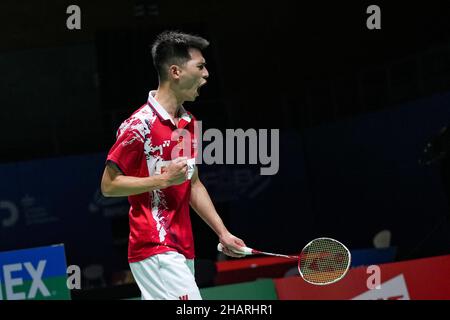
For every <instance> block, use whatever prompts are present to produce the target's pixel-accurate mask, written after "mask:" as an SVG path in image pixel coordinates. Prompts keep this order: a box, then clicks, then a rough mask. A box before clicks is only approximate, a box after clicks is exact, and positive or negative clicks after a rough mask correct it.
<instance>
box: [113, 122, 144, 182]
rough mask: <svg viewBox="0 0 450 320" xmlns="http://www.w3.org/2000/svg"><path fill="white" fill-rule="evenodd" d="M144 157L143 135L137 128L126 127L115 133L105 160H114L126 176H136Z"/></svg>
mask: <svg viewBox="0 0 450 320" xmlns="http://www.w3.org/2000/svg"><path fill="white" fill-rule="evenodd" d="M142 157H144V137H143V136H142V135H141V133H140V132H139V131H138V130H135V129H127V130H125V131H122V132H121V131H120V130H119V132H118V134H117V140H116V142H115V143H114V145H113V146H112V147H111V149H110V150H109V152H108V156H107V161H112V162H114V163H115V164H116V165H117V166H118V167H119V169H120V171H122V173H123V174H124V175H126V176H137V174H138V172H139V169H140V164H141V162H142Z"/></svg>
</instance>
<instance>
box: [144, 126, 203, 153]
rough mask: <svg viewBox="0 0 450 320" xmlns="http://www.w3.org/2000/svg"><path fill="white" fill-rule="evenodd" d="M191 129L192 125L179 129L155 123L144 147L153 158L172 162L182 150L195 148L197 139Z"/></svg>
mask: <svg viewBox="0 0 450 320" xmlns="http://www.w3.org/2000/svg"><path fill="white" fill-rule="evenodd" d="M191 128H192V126H191V125H188V126H186V127H184V128H182V129H177V128H175V126H170V125H164V124H161V123H155V125H154V126H153V127H152V130H151V132H150V135H149V137H147V139H146V140H147V141H146V144H145V146H144V147H146V149H147V150H146V151H147V152H148V153H149V154H150V155H151V156H153V157H161V158H163V159H166V160H171V159H172V154H177V155H178V154H180V149H183V148H184V149H186V148H189V149H191V148H193V146H194V141H195V139H194V130H191Z"/></svg>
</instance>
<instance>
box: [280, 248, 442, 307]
mask: <svg viewBox="0 0 450 320" xmlns="http://www.w3.org/2000/svg"><path fill="white" fill-rule="evenodd" d="M274 281H275V286H276V289H277V294H278V298H279V299H280V300H348V299H355V300H358V299H359V300H444V299H445V300H447V299H450V255H447V256H440V257H432V258H424V259H417V260H410V261H403V262H396V263H387V264H380V265H378V266H375V267H359V268H355V269H350V270H349V272H348V274H347V275H346V276H345V277H344V278H343V279H342V280H340V281H338V282H337V283H334V284H331V285H327V286H316V285H312V284H309V283H307V282H305V281H304V280H303V279H302V278H301V277H289V278H281V279H275V280H274Z"/></svg>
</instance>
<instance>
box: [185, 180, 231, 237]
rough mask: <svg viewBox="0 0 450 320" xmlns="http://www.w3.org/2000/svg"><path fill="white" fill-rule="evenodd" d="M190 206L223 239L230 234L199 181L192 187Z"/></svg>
mask: <svg viewBox="0 0 450 320" xmlns="http://www.w3.org/2000/svg"><path fill="white" fill-rule="evenodd" d="M190 204H191V206H192V208H193V209H194V210H195V212H197V214H198V215H199V216H200V217H201V218H202V219H203V220H204V221H205V222H206V223H207V224H208V225H209V226H210V227H211V229H213V230H214V232H215V233H216V234H217V236H219V237H221V236H223V235H224V234H226V233H228V230H227V228H226V227H225V225H224V224H223V221H222V219H221V218H220V216H219V214H218V213H217V211H216V209H215V208H214V204H213V203H212V201H211V198H210V196H209V194H208V191H207V190H206V188H205V186H204V185H203V184H202V183H201V182H200V181H197V182H196V183H194V184H192V186H191V199H190Z"/></svg>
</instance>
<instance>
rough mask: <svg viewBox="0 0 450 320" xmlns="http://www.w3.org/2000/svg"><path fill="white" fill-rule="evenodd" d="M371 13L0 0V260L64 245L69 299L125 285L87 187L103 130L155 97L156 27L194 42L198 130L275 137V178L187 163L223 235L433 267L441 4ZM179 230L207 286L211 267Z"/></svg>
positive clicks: (446, 230)
mask: <svg viewBox="0 0 450 320" xmlns="http://www.w3.org/2000/svg"><path fill="white" fill-rule="evenodd" d="M73 4H75V5H78V6H79V7H80V9H81V29H79V30H68V29H67V27H66V20H67V18H68V17H69V16H70V14H68V13H66V9H67V7H68V6H69V5H73ZM371 4H373V3H371V2H366V1H360V2H359V3H357V4H355V3H348V4H347V3H345V4H344V3H342V2H333V3H331V2H330V3H329V4H323V3H320V4H319V3H315V2H312V1H311V2H298V1H297V2H296V1H276V2H271V1H267V2H260V1H219V0H211V1H200V0H192V1H179V0H166V1H162V0H122V1H116V2H114V1H81V0H79V1H75V2H74V1H51V0H40V1H13V0H3V1H2V2H1V4H0V26H1V28H0V36H1V39H2V41H0V74H1V76H0V90H1V91H0V92H1V94H0V119H1V126H0V137H1V148H0V251H9V250H16V249H23V248H32V247H38V246H47V245H52V244H56V243H64V246H65V254H66V259H67V264H68V265H72V264H74V265H79V266H80V267H81V269H82V270H83V288H86V289H95V288H112V287H114V286H118V285H122V284H124V283H128V282H130V279H129V277H130V275H129V273H128V270H129V268H128V263H127V241H128V232H129V229H128V216H127V214H128V202H127V199H126V198H108V199H107V198H104V197H103V196H102V195H101V193H100V189H99V188H100V179H101V174H102V172H103V169H104V162H105V158H106V153H107V151H108V150H109V148H110V147H111V146H112V144H113V143H114V140H115V133H116V130H117V128H118V126H119V125H120V123H121V122H122V121H123V120H125V119H126V118H128V117H129V115H131V113H132V112H133V111H134V110H136V109H137V108H138V107H140V106H141V105H142V104H144V103H145V102H146V99H147V95H148V91H149V90H151V89H155V88H156V87H157V85H158V82H157V76H156V73H155V71H154V70H153V66H152V60H151V55H150V49H149V45H150V44H151V43H152V41H153V39H154V37H155V36H156V35H157V34H158V33H159V32H161V31H162V30H166V29H172V30H182V31H184V32H189V33H196V34H199V35H201V36H203V37H205V38H206V39H208V40H209V41H210V43H211V45H210V47H209V48H208V49H207V50H206V51H205V52H204V55H205V57H206V60H207V63H208V69H209V72H210V78H209V83H208V85H207V86H206V87H205V88H204V89H202V94H201V96H200V97H199V98H198V99H197V101H195V102H194V103H190V104H186V108H187V109H188V110H189V111H191V112H192V113H193V114H194V115H195V116H196V117H197V119H199V120H202V121H203V129H204V130H206V129H208V128H218V129H220V130H225V129H226V128H232V129H237V128H243V129H244V130H245V129H248V128H255V129H263V128H264V129H280V166H279V171H278V173H277V174H276V175H273V176H261V175H259V169H260V166H259V165H210V166H208V165H200V167H199V170H200V171H199V172H200V177H201V179H202V180H203V182H204V184H205V185H206V186H207V188H208V190H209V192H210V194H211V197H212V199H213V201H214V203H215V205H216V207H217V209H218V211H219V213H220V214H221V216H222V218H223V220H224V221H225V223H226V225H227V226H228V228H229V229H230V231H231V232H233V233H234V234H236V235H237V236H239V237H241V238H242V239H244V240H245V242H246V243H247V244H248V245H249V246H252V247H255V248H259V249H261V250H265V251H274V252H279V253H285V254H291V253H296V252H299V251H300V250H301V248H302V247H303V246H304V245H305V244H306V243H307V242H308V241H309V240H311V239H313V238H315V237H318V236H328V237H334V238H336V239H339V240H340V241H342V242H343V243H345V244H346V245H347V246H348V247H349V248H350V249H351V250H364V249H370V248H394V251H392V252H393V253H392V256H390V257H391V260H390V261H405V260H408V259H417V258H424V257H432V256H438V255H445V254H450V222H449V179H450V175H449V161H448V157H447V150H448V146H449V137H448V133H447V131H446V127H447V125H448V124H449V120H450V22H449V21H450V19H449V17H450V7H449V6H448V4H446V2H445V1H432V2H431V1H428V2H426V4H425V3H423V2H417V3H411V2H400V1H396V2H395V4H393V3H378V5H379V6H380V8H381V27H382V28H381V30H369V29H368V28H367V27H366V20H367V18H368V17H369V14H367V13H366V9H367V7H368V6H369V5H371ZM204 146H205V145H204ZM192 220H193V228H194V232H195V240H196V252H197V258H198V261H199V263H198V268H204V269H200V270H204V272H200V274H201V275H203V277H204V278H202V279H199V282H200V285H201V286H210V285H212V284H213V282H212V279H213V276H214V275H215V272H217V270H216V269H214V268H215V263H216V262H217V261H220V260H226V258H225V257H223V256H220V255H218V254H217V252H216V244H217V237H216V235H215V234H214V233H213V232H212V231H211V230H210V229H209V228H208V227H207V226H206V224H204V223H203V221H201V220H200V219H199V218H198V217H197V216H196V215H195V214H192ZM199 277H201V276H199ZM127 279H128V280H127ZM135 289H136V288H134V289H132V290H134V291H133V293H132V294H130V295H132V296H133V295H135V293H136V291H135ZM77 294H78V296H82V295H83V293H75V294H74V295H73V296H75V297H76V295H77ZM99 295H100V294H99ZM97 296H98V295H97Z"/></svg>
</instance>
